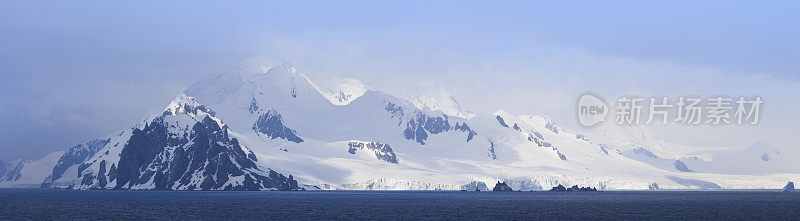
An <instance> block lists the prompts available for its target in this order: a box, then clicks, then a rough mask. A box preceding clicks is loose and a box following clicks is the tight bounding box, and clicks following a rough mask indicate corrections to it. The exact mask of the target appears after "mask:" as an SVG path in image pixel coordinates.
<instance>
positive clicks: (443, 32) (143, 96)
mask: <svg viewBox="0 0 800 221" xmlns="http://www.w3.org/2000/svg"><path fill="white" fill-rule="evenodd" d="M0 6H1V7H0V30H2V31H0V48H2V49H1V50H0V73H2V81H0V93H1V94H0V120H2V122H3V123H4V125H3V127H2V129H0V153H2V154H0V159H2V160H9V159H15V158H20V157H23V158H27V159H33V158H38V157H41V156H43V155H44V154H45V153H48V152H51V151H55V150H62V149H65V148H67V147H69V146H71V145H74V144H77V143H80V142H83V141H86V140H88V139H90V138H94V137H99V136H104V135H106V134H109V133H111V132H113V131H115V130H119V129H123V128H125V127H128V126H130V125H132V124H133V123H134V122H135V121H137V120H139V119H140V118H141V117H142V116H144V115H145V114H146V113H148V112H149V111H151V110H154V109H160V108H162V107H163V106H164V105H166V104H167V103H168V102H169V100H171V99H172V98H173V97H174V96H175V95H177V94H178V93H179V92H180V91H181V90H182V89H183V88H185V87H186V86H188V85H189V84H191V83H192V82H193V81H195V80H197V79H199V78H201V77H204V76H207V75H210V74H218V73H224V72H234V71H240V68H241V66H242V65H243V64H244V65H249V64H252V63H253V62H261V61H264V62H274V61H288V62H292V63H294V64H296V65H298V66H301V70H302V68H303V67H305V68H306V70H310V71H315V72H324V73H336V74H338V75H341V76H342V77H353V78H356V79H359V80H361V81H362V82H363V83H365V84H366V85H367V86H369V87H372V88H377V89H383V90H387V91H389V92H392V93H404V92H407V91H409V90H415V89H416V88H415V87H417V86H418V85H420V84H431V83H433V84H438V85H442V87H443V88H445V89H447V90H449V91H450V92H451V93H452V94H453V95H454V96H456V97H457V98H458V99H459V101H461V103H462V106H464V107H466V108H468V109H471V110H473V111H478V112H481V111H483V112H490V111H494V110H496V109H501V108H502V109H505V110H507V111H509V112H511V113H515V114H529V113H538V114H544V115H550V116H552V117H553V118H554V119H556V120H557V121H559V122H561V123H562V124H564V125H567V126H574V125H576V124H575V119H574V110H573V108H574V103H575V102H576V99H577V97H578V96H579V95H580V94H581V93H583V92H586V91H593V92H595V93H597V94H599V95H601V96H604V97H605V98H606V99H609V100H610V99H613V98H615V97H616V96H619V95H625V94H628V95H629V94H636V95H641V96H679V95H699V96H704V97H707V96H714V95H728V96H741V95H745V96H750V95H761V96H763V97H764V98H765V100H766V103H765V110H764V111H763V113H762V114H763V115H764V117H763V119H762V122H763V123H762V125H760V126H758V127H744V128H741V127H715V128H700V127H693V128H677V129H676V128H670V127H668V128H657V129H658V131H659V132H660V133H662V135H664V137H666V138H668V139H671V140H676V141H678V142H685V143H694V144H704V145H712V144H719V145H737V144H740V145H738V147H743V146H746V145H748V144H749V143H750V142H753V141H755V140H764V141H766V142H769V143H773V144H782V145H790V144H792V143H791V142H789V141H790V139H789V138H790V137H791V135H792V134H793V133H791V130H793V128H794V126H795V125H797V124H798V123H800V120H799V119H800V117H798V116H796V115H795V114H794V113H793V110H797V108H798V105H797V104H796V103H795V102H794V101H795V100H796V98H794V94H796V93H797V92H798V91H797V88H798V87H797V86H800V85H798V79H800V73H798V71H797V70H800V69H799V68H800V64H799V63H797V62H796V61H797V60H800V56H799V54H800V45H798V41H797V40H796V39H800V38H798V37H800V34H799V32H800V28H798V27H797V24H800V23H798V22H797V21H798V16H797V15H795V14H796V13H795V12H794V11H792V9H795V8H797V6H798V3H796V2H771V3H758V4H757V5H756V4H747V3H737V2H730V1H720V2H708V1H705V2H697V1H683V2H681V1H671V2H669V3H663V2H662V3H653V2H638V1H632V2H616V3H615V4H611V3H599V2H573V3H571V5H560V4H557V3H537V2H527V1H526V2H506V3H505V4H496V3H488V2H487V3H479V2H463V1H452V2H448V1H437V2H433V3H431V2H428V1H418V2H403V3H383V2H371V1H355V2H326V1H311V2H299V1H296V2H267V3H256V2H238V1H237V2H183V3H176V2H172V3H163V2H135V3H132V2H102V1H73V2H29V1H4V2H3V3H0ZM687 131H688V132H690V133H687ZM690 134H691V135H690ZM697 134H702V135H703V136H698V135H697Z"/></svg>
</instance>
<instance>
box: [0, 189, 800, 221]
mask: <svg viewBox="0 0 800 221" xmlns="http://www.w3.org/2000/svg"><path fill="white" fill-rule="evenodd" d="M54 219H55V220H72V219H79V220H120V219H122V220H131V219H133V220H153V219H155V220H198V219H202V220H206V219H210V220H275V219H277V220H295V219H302V220H320V219H322V220H353V219H368V220H378V219H380V220H386V219H390V220H397V219H399V220H420V219H425V220H465V219H466V220H494V219H500V220H530V219H613V220H619V219H678V220H687V219H689V220H697V219H701V220H719V219H725V220H727V219H739V220H765V219H766V220H776V219H781V220H787V219H788V220H800V193H780V192H773V191H713V192H711V191H695V192H691V191H657V192H649V191H602V192H487V191H484V192H459V191H419V192H414V191H371V192H367V191H307V192H187V191H104V190H103V191H100V190H92V191H79V190H52V189H0V220H54Z"/></svg>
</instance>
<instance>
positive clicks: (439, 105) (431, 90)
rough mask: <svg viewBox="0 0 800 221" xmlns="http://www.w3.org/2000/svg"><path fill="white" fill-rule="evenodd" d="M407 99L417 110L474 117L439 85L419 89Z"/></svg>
mask: <svg viewBox="0 0 800 221" xmlns="http://www.w3.org/2000/svg"><path fill="white" fill-rule="evenodd" d="M407 99H408V100H409V101H411V103H413V104H414V106H416V107H417V108H419V109H423V110H425V109H427V110H432V111H435V110H438V111H441V112H442V113H444V114H446V115H448V116H454V117H461V118H467V119H469V118H472V117H473V116H475V114H473V113H472V112H471V111H468V110H465V109H463V108H462V107H461V105H460V104H459V103H458V100H456V99H455V97H453V95H451V94H450V92H448V91H447V90H445V89H444V87H442V86H440V85H426V86H422V87H419V88H417V91H416V93H412V94H411V95H410V96H408V98H407Z"/></svg>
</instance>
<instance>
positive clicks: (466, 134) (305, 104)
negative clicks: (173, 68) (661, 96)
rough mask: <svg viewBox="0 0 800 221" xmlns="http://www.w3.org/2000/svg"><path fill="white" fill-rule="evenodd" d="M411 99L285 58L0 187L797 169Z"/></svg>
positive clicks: (587, 177) (10, 171)
mask: <svg viewBox="0 0 800 221" xmlns="http://www.w3.org/2000/svg"><path fill="white" fill-rule="evenodd" d="M418 93H419V94H417V95H415V96H412V97H413V98H408V99H406V98H401V97H397V96H393V95H391V94H388V93H385V92H382V91H379V90H375V89H371V88H368V87H366V86H364V85H363V84H361V83H360V82H358V81H357V80H355V79H344V80H333V81H326V82H323V83H315V82H313V81H312V79H310V78H308V77H306V75H304V74H303V73H301V71H299V70H298V69H297V68H295V67H294V66H292V65H291V64H286V63H284V64H278V65H274V66H271V67H269V68H266V69H265V71H259V72H254V73H228V74H223V75H216V76H211V77H208V78H206V79H203V80H200V81H198V82H195V83H194V84H192V85H191V86H189V87H188V88H187V89H186V90H184V91H183V92H182V93H180V94H178V95H177V96H176V98H175V99H174V100H173V101H172V102H170V103H169V104H168V105H166V107H165V108H164V110H163V111H162V112H159V113H158V114H153V115H151V116H148V117H147V118H146V119H144V120H142V121H141V122H139V123H137V124H136V125H132V126H131V127H130V128H126V129H123V130H120V131H117V132H113V133H111V134H110V135H108V136H105V137H101V138H96V139H92V140H89V141H87V142H86V143H83V144H80V145H76V146H73V147H71V148H69V149H67V150H66V151H62V152H56V153H53V154H51V155H52V156H51V155H48V156H47V157H45V159H42V160H39V161H31V162H28V161H24V162H23V161H16V162H12V163H3V164H2V167H0V169H2V170H0V172H2V174H3V176H2V178H3V180H0V186H2V187H15V186H16V187H19V186H37V187H38V186H41V187H48V188H73V189H166V190H301V189H306V190H474V189H475V188H477V189H482V190H488V189H492V188H494V185H496V184H497V183H504V184H506V185H508V186H509V187H510V188H512V189H514V190H549V189H550V188H552V187H554V186H558V185H562V186H575V185H577V186H585V187H595V188H597V189H601V190H625V189H639V190H648V189H709V188H713V189H716V188H724V189H738V188H748V189H762V188H774V187H775V186H779V185H781V184H784V183H786V181H798V180H797V178H798V177H800V175H798V174H799V173H798V171H797V170H796V169H791V168H798V167H796V166H794V167H787V166H785V165H796V164H797V163H796V162H791V161H792V160H791V159H792V157H795V156H797V155H795V153H793V152H792V151H789V150H782V149H780V148H777V147H772V146H769V145H766V144H756V145H754V146H752V147H751V148H748V149H745V150H741V151H734V150H731V149H730V148H722V147H697V146H688V145H678V144H674V143H670V142H667V141H664V140H662V139H661V138H659V137H658V136H657V135H656V134H655V133H654V132H652V131H651V130H649V129H647V128H644V127H620V126H616V125H603V126H601V127H599V128H595V129H594V130H587V131H577V130H571V129H568V128H564V127H562V126H560V125H559V124H557V123H556V122H555V121H553V120H552V119H550V118H548V117H546V116H541V115H532V114H527V115H516V114H512V113H508V112H506V111H503V110H498V111H496V112H494V113H473V112H469V111H465V109H463V107H461V106H460V105H459V103H458V102H457V101H456V100H455V98H454V97H452V96H451V95H450V94H449V93H447V92H446V91H443V90H442V89H433V90H419V91H418ZM425 93H430V94H425ZM765 155H766V156H767V157H763V156H765ZM766 158H769V160H764V159H766ZM737 160H743V161H740V162H746V164H744V165H736V164H735V162H737ZM20 165H21V166H20ZM779 166H782V167H783V168H782V169H780V168H778V167H779ZM42 168H44V169H42ZM726 168H727V169H726ZM765 169H769V170H765ZM772 169H774V170H772ZM755 171H772V172H755ZM17 177H20V178H17ZM9 178H10V180H9ZM654 187H657V188H654Z"/></svg>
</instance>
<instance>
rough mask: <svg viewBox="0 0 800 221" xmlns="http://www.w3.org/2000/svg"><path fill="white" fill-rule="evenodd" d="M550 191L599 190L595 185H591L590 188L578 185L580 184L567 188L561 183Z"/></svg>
mask: <svg viewBox="0 0 800 221" xmlns="http://www.w3.org/2000/svg"><path fill="white" fill-rule="evenodd" d="M550 191H556V192H567V191H569V192H595V191H597V188H594V187H591V188H589V187H578V185H574V186H572V187H570V188H569V189H567V188H566V187H564V186H562V185H561V184H559V185H558V186H556V187H553V189H550Z"/></svg>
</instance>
